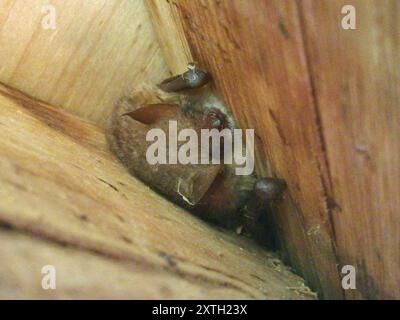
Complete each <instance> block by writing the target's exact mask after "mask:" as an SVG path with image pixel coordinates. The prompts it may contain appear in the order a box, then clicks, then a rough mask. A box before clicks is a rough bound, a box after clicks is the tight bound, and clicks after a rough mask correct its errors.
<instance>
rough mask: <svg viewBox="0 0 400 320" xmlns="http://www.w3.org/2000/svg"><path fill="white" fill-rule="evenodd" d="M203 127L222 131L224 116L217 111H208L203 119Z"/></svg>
mask: <svg viewBox="0 0 400 320" xmlns="http://www.w3.org/2000/svg"><path fill="white" fill-rule="evenodd" d="M203 120H204V122H205V127H207V128H211V129H218V130H222V129H224V128H225V116H224V115H223V114H222V113H221V111H219V110H218V109H212V110H209V111H208V112H207V113H206V114H205V115H204V118H203Z"/></svg>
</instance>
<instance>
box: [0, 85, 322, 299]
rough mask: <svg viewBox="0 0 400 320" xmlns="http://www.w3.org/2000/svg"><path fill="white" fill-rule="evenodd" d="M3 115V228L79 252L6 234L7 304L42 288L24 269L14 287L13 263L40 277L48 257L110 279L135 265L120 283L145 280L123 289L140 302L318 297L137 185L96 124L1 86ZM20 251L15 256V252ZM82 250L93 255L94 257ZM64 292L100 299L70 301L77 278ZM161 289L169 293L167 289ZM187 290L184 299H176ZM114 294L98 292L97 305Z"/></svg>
mask: <svg viewBox="0 0 400 320" xmlns="http://www.w3.org/2000/svg"><path fill="white" fill-rule="evenodd" d="M0 110H1V112H0V132H1V136H2V137H3V138H1V139H0V223H2V224H6V225H9V226H11V227H12V228H17V229H18V230H21V231H23V232H24V233H27V234H30V235H31V236H32V237H37V236H40V237H42V238H46V239H48V240H49V241H51V242H56V243H60V244H64V245H65V244H66V245H69V246H72V247H74V248H75V249H71V250H70V249H65V251H64V250H63V249H61V248H59V247H55V245H53V244H48V243H43V242H39V241H37V240H31V239H30V238H25V237H23V238H22V237H19V236H18V237H14V236H13V235H9V236H8V235H6V240H5V243H6V246H5V247H4V248H3V247H2V249H0V256H1V259H0V261H1V265H2V267H1V268H0V271H2V272H4V273H3V274H1V276H2V277H6V278H7V282H6V285H5V286H2V285H0V290H1V291H2V292H1V294H0V295H1V296H3V297H4V296H6V297H7V296H8V291H7V290H8V289H10V290H11V292H10V296H17V297H29V295H30V294H32V295H35V294H36V293H37V288H36V287H34V286H36V284H35V283H36V282H34V280H32V279H31V278H30V277H29V275H31V274H32V272H34V271H30V273H29V274H26V272H27V270H26V268H24V267H23V266H20V267H18V271H17V272H16V274H15V277H16V279H14V278H10V268H12V266H10V265H8V264H7V261H9V260H11V261H13V262H15V263H19V261H20V262H21V263H27V262H29V263H28V265H32V266H33V267H34V270H36V268H37V267H38V265H40V264H41V263H42V261H43V259H44V258H46V257H48V256H51V257H52V260H51V261H55V263H56V264H57V263H58V262H59V264H57V266H59V267H60V268H61V269H60V270H61V271H62V272H64V271H65V272H66V273H68V272H69V271H68V270H70V268H71V264H73V263H74V260H75V258H76V263H80V262H82V261H83V260H86V258H85V257H88V259H87V262H86V263H87V264H84V265H83V266H82V269H83V268H84V267H85V266H86V265H87V266H93V264H97V263H98V264H99V268H101V269H102V270H105V272H107V273H113V272H115V271H118V270H121V269H124V268H125V269H126V268H127V266H129V265H131V270H130V271H129V270H125V271H121V272H122V274H121V278H122V279H126V280H127V285H128V284H129V283H131V282H132V281H135V279H137V278H138V277H139V276H140V277H142V280H141V281H139V282H138V283H137V287H135V288H136V291H135V290H134V289H133V288H130V289H128V288H127V286H125V285H123V284H121V285H120V286H121V288H122V290H126V292H127V294H129V295H130V296H131V297H136V298H137V297H140V298H146V297H149V296H151V297H154V298H165V297H167V296H168V297H170V298H178V297H179V298H201V297H203V298H204V297H207V298H217V297H218V298H232V299H233V298H244V297H245V298H266V299H313V298H315V296H314V294H313V293H312V292H311V291H310V290H309V289H308V288H307V287H305V286H304V283H303V281H302V279H301V278H300V277H298V276H296V275H294V274H293V273H292V272H290V271H289V270H288V269H287V267H285V266H283V265H282V263H281V262H280V261H279V260H278V259H277V258H276V256H275V255H273V254H272V253H268V252H266V251H265V250H263V249H262V248H259V247H258V246H256V245H255V244H254V243H253V242H251V241H250V240H248V239H246V238H244V237H238V236H237V235H235V234H230V233H226V232H224V231H220V230H218V229H216V228H214V227H212V226H210V225H208V224H206V223H204V222H202V221H201V220H199V219H198V218H196V217H194V216H192V215H190V214H189V213H188V212H186V211H184V210H183V209H181V208H179V207H177V206H175V205H174V204H172V203H170V202H169V201H167V200H165V199H164V198H162V197H161V196H159V195H158V194H156V193H154V192H153V191H151V190H150V189H149V188H148V187H146V186H145V185H144V184H142V183H141V182H140V181H138V180H136V179H135V178H134V177H132V176H131V175H130V174H129V173H128V172H127V171H126V170H125V169H124V167H123V166H122V165H121V164H120V163H119V162H118V160H117V159H116V158H115V157H114V156H113V155H112V154H111V153H110V152H109V150H108V148H107V144H106V140H105V135H104V132H103V130H102V129H100V128H98V127H97V126H94V125H93V124H90V123H88V122H85V121H83V120H81V119H79V118H77V117H75V116H73V115H70V114H68V113H66V112H64V111H62V110H58V109H55V108H53V107H51V106H49V105H47V104H45V103H41V102H38V101H36V100H33V99H31V98H29V97H26V96H24V95H23V94H21V93H20V92H16V91H14V90H11V89H9V88H7V87H4V86H0ZM0 236H1V237H4V235H3V232H1V234H0ZM14 238H15V239H14ZM28 239H29V240H28ZM28 242H31V243H28ZM2 243H3V239H2ZM14 246H15V247H16V248H17V249H18V250H17V251H16V252H15V256H13V255H12V253H10V250H11V248H12V247H14ZM29 248H31V249H29ZM35 248H37V250H38V253H37V255H35V254H33V252H36V249H35ZM46 248H47V249H46ZM76 249H79V250H84V251H85V252H86V251H89V252H90V257H89V254H88V253H80V252H77V251H76ZM26 250H31V252H32V256H31V260H29V256H24V255H23V252H25V251H26ZM44 251H46V252H47V253H46V254H45V252H44ZM70 254H71V255H70ZM94 254H98V255H102V256H106V257H107V259H111V260H107V261H106V258H100V257H99V258H97V257H94V256H93V255H94ZM10 256H11V257H10ZM3 257H4V259H3ZM27 260H29V261H27ZM45 260H46V259H45ZM46 261H47V260H46ZM82 263H83V262H82ZM46 264H47V263H46ZM112 264H113V265H112ZM136 268H138V271H135V270H136ZM128 269H129V268H128ZM79 270H80V269H78V270H77V271H75V274H77V273H79ZM107 270H108V271H107ZM157 270H159V271H157ZM155 273H156V274H158V275H155ZM87 274H88V272H84V273H82V274H80V278H81V279H82V278H85V277H86V276H85V275H87ZM96 277H97V276H96V274H93V275H92V276H88V277H87V280H86V281H87V283H88V285H94V283H95V282H96V279H97V278H96ZM34 279H37V278H34ZM77 279H79V277H78V278H77ZM113 279H115V276H112V277H110V281H113ZM177 279H180V280H179V281H177ZM16 281H17V282H18V281H21V282H20V283H19V286H23V287H24V286H26V287H27V291H26V295H24V294H23V293H21V292H16V291H15V283H16ZM77 281H78V280H77ZM102 281H104V279H103V278H102ZM2 283H3V282H2ZM105 283H107V282H105ZM61 285H62V286H64V287H62V288H61V292H60V293H59V296H57V297H72V296H74V297H78V298H83V297H91V296H92V294H94V293H93V290H92V289H90V287H89V288H87V291H84V292H83V293H79V294H78V293H75V295H74V294H73V293H71V292H70V293H69V294H68V292H66V291H65V290H66V289H65V288H66V287H69V286H72V288H80V287H81V286H82V285H81V284H77V283H75V284H74V280H72V279H71V280H65V279H64V280H62V284H61ZM161 285H162V286H164V287H166V288H167V289H168V290H169V291H168V292H169V294H165V293H162V292H161V291H160V286H161ZM10 286H11V288H9V287H10ZM181 288H185V291H184V292H180V293H178V291H179V290H180V289H181ZM97 289H98V290H101V289H102V290H106V287H105V286H102V285H99V286H98V287H97ZM142 292H143V293H142ZM86 294H87V296H86ZM112 294H113V291H112V290H111V291H98V292H97V296H98V297H106V296H107V297H110V296H111V295H112ZM43 295H45V294H44V293H42V294H40V295H39V297H42V296H43ZM115 297H116V298H117V297H119V295H116V296H115Z"/></svg>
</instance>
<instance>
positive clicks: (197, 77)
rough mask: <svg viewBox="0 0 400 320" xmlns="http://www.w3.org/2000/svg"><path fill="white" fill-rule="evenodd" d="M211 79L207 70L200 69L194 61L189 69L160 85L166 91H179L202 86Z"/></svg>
mask: <svg viewBox="0 0 400 320" xmlns="http://www.w3.org/2000/svg"><path fill="white" fill-rule="evenodd" d="M210 80H211V77H210V74H209V73H208V72H207V71H204V70H200V69H198V68H197V67H196V65H195V64H194V63H189V64H188V71H186V72H184V73H182V74H179V75H176V76H173V77H171V78H167V79H165V80H164V81H163V82H161V83H160V84H159V85H158V87H159V88H160V89H161V90H163V91H165V92H178V91H182V90H186V89H195V88H200V87H202V86H204V85H205V84H207V83H208V82H209V81H210Z"/></svg>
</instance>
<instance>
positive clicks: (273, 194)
mask: <svg viewBox="0 0 400 320" xmlns="http://www.w3.org/2000/svg"><path fill="white" fill-rule="evenodd" d="M285 189H286V182H285V180H283V179H279V178H261V179H258V180H257V182H256V183H255V184H254V189H253V192H254V195H255V197H256V198H257V201H259V202H261V203H262V202H270V201H275V200H280V199H281V198H282V194H283V191H285Z"/></svg>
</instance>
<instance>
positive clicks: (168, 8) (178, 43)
mask: <svg viewBox="0 0 400 320" xmlns="http://www.w3.org/2000/svg"><path fill="white" fill-rule="evenodd" d="M146 4H147V8H148V10H149V13H150V19H151V21H152V23H153V25H154V30H155V32H156V34H157V37H158V41H159V43H160V46H161V49H162V51H163V54H164V57H165V61H166V63H167V65H168V67H169V68H170V70H171V71H172V73H173V74H179V73H182V72H185V71H186V70H187V69H186V67H187V64H188V63H189V62H193V57H192V53H191V52H190V48H189V44H188V43H187V40H186V36H185V34H184V31H183V25H182V24H181V23H177V22H178V21H179V12H178V10H177V8H176V6H174V5H171V4H170V3H169V2H168V1H165V0H151V1H146Z"/></svg>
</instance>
